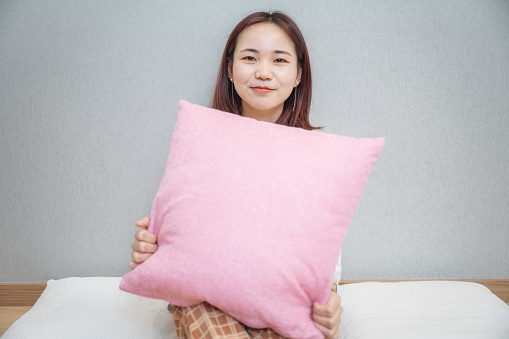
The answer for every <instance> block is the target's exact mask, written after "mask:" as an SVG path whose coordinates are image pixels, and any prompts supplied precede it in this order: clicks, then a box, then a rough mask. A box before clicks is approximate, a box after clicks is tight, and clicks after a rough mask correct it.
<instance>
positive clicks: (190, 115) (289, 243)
mask: <svg viewBox="0 0 509 339" xmlns="http://www.w3.org/2000/svg"><path fill="white" fill-rule="evenodd" d="M383 146H384V139H383V138H375V139H354V138H350V137H344V136H339V135H332V134H327V133H323V132H317V131H308V130H304V129H300V128H295V127H288V126H283V125H277V124H273V123H269V122H262V121H257V120H255V119H252V118H246V117H242V116H239V115H235V114H231V113H226V112H222V111H218V110H214V109H210V108H206V107H202V106H198V105H193V104H190V103H188V102H186V101H184V100H181V101H180V103H179V113H178V117H177V123H176V124H175V127H174V131H173V136H172V139H171V146H170V153H169V157H168V162H167V165H166V170H165V173H164V177H163V179H162V182H161V185H160V186H159V191H158V192H157V195H156V197H155V200H154V204H153V206H152V214H151V216H152V220H151V222H150V226H149V231H150V232H152V233H155V234H157V235H158V246H159V248H158V250H157V252H156V253H154V254H153V255H152V256H151V257H150V258H149V259H148V260H147V261H145V262H144V263H143V264H141V265H139V266H138V267H136V268H135V269H134V270H133V271H131V272H129V273H127V274H126V275H125V276H124V277H123V279H122V282H121V284H120V289H121V290H123V291H126V292H131V293H134V294H138V295H141V296H145V297H150V298H156V299H164V300H167V301H168V302H170V303H171V304H174V305H179V306H191V305H195V304H198V303H200V302H203V301H207V302H208V303H210V304H212V305H214V306H216V307H218V308H219V309H221V310H223V311H224V312H226V313H228V314H230V315H231V316H233V317H234V318H236V319H237V320H239V321H240V322H242V323H244V324H246V325H248V326H250V327H255V328H265V327H269V328H272V329H274V330H275V331H276V332H278V333H280V334H281V335H283V336H286V337H292V338H322V335H321V332H320V331H319V330H318V329H317V328H316V327H315V326H314V324H313V321H312V319H311V312H312V303H313V301H318V302H319V303H321V304H325V303H326V302H327V300H328V297H329V291H330V286H331V283H332V279H333V275H334V268H335V265H336V261H337V258H338V255H339V250H340V247H341V243H342V240H343V236H344V235H345V232H346V229H347V227H348V224H349V223H350V220H351V218H352V215H353V213H354V210H355V206H356V205H357V201H358V199H359V197H360V195H361V192H362V189H363V187H364V185H365V183H366V181H367V179H368V176H369V173H370V172H371V169H372V168H373V165H374V164H375V161H376V159H377V157H378V155H379V154H380V152H381V151H382V149H383Z"/></svg>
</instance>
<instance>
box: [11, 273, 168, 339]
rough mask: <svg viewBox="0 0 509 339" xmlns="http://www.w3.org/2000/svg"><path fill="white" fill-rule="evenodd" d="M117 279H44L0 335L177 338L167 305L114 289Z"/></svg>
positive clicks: (66, 338)
mask: <svg viewBox="0 0 509 339" xmlns="http://www.w3.org/2000/svg"><path fill="white" fill-rule="evenodd" d="M120 280H121V277H86V278H65V279H59V280H49V281H48V282H47V285H46V289H45V290H44V292H42V294H41V296H40V297H39V299H38V300H37V302H36V303H35V305H34V306H33V307H32V308H31V309H30V310H29V311H28V312H26V313H25V314H24V315H22V316H21V318H19V319H18V320H17V321H16V322H15V323H14V324H12V325H11V327H9V329H8V330H7V331H6V332H5V333H4V335H3V336H2V339H69V338H72V339H91V338H108V339H116V338H118V339H120V338H121V339H139V338H143V339H177V333H176V331H175V326H174V324H173V314H172V313H171V312H168V310H167V305H168V303H167V302H165V301H162V300H155V299H150V298H144V297H140V296H137V295H133V294H130V293H125V292H122V291H120V290H119V289H118V286H119V284H120Z"/></svg>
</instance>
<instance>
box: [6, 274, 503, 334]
mask: <svg viewBox="0 0 509 339" xmlns="http://www.w3.org/2000/svg"><path fill="white" fill-rule="evenodd" d="M120 279H121V278H117V277H112V278H67V279H61V280H50V281H48V285H47V287H46V289H45V290H44V292H43V293H42V295H41V297H40V298H39V300H38V301H37V303H36V304H35V305H34V307H33V308H32V309H31V310H30V311H28V312H27V313H26V314H24V315H23V316H22V317H21V318H20V319H19V320H18V321H16V322H15V323H14V324H13V325H12V326H11V327H10V328H9V329H8V330H7V332H6V333H5V334H4V335H3V336H2V339H24V338H34V339H39V338H52V339H59V338H66V339H67V338H78V339H79V338H145V339H152V338H154V339H155V338H165V339H168V338H176V333H175V328H174V325H173V317H172V315H171V313H170V312H168V311H167V303H166V302H165V301H160V300H154V299H148V298H143V297H139V296H135V295H131V294H128V293H125V292H122V291H120V290H119V289H118V285H119V283H120ZM339 294H340V295H341V298H342V302H341V304H342V305H343V308H344V313H343V316H342V323H341V328H340V338H342V339H343V338H352V339H354V338H366V339H368V338H369V339H377V338H380V339H389V338H390V339H398V338H410V339H411V338H426V339H428V338H434V339H440V338H447V339H450V338H462V339H463V338H472V339H473V338H476V339H477V338H479V339H481V338H482V339H508V338H509V306H507V305H506V304H505V303H504V302H503V301H502V300H500V299H499V298H498V297H496V296H495V295H494V294H493V293H491V292H490V290H489V289H487V288H486V287H484V286H482V285H479V284H476V283H466V282H456V281H429V282H402V283H358V284H349V285H344V286H340V288H339Z"/></svg>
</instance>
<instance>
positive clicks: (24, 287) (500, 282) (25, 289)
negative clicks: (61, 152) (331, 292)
mask: <svg viewBox="0 0 509 339" xmlns="http://www.w3.org/2000/svg"><path fill="white" fill-rule="evenodd" d="M430 280H444V279H428V280H422V279H421V280H344V281H341V282H340V285H343V284H352V283H360V282H368V281H376V282H400V281H430ZM445 280H448V281H470V282H475V283H478V284H481V285H484V286H486V287H487V288H489V289H490V291H491V292H493V294H495V295H496V296H498V297H499V298H500V299H502V300H503V301H504V302H505V303H507V304H508V305H509V279H477V280H476V279H470V280H458V279H445ZM45 288H46V284H2V283H0V306H33V304H35V302H36V301H37V299H38V298H39V296H40V295H41V293H42V292H43V291H44V289H45Z"/></svg>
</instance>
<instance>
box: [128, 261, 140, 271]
mask: <svg viewBox="0 0 509 339" xmlns="http://www.w3.org/2000/svg"><path fill="white" fill-rule="evenodd" d="M136 266H138V265H136V264H135V263H134V262H133V261H131V262H130V263H129V268H130V269H132V270H134V268H135V267H136Z"/></svg>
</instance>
